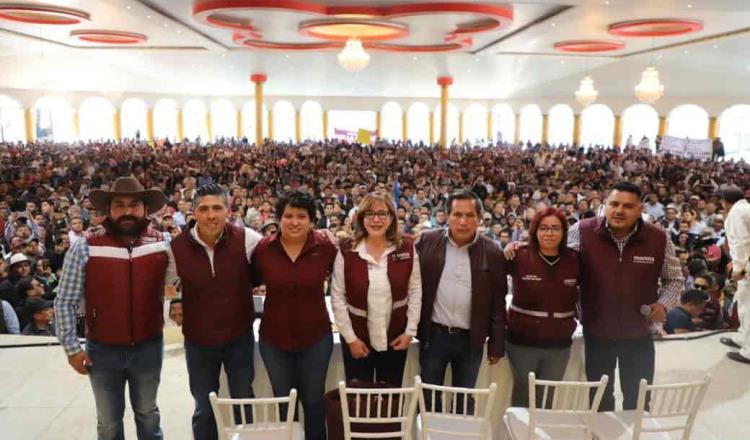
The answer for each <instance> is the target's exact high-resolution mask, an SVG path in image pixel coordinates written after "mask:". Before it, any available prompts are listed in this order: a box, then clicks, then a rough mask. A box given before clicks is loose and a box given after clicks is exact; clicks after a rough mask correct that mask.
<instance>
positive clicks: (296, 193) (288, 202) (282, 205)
mask: <svg viewBox="0 0 750 440" xmlns="http://www.w3.org/2000/svg"><path fill="white" fill-rule="evenodd" d="M287 206H289V207H291V208H299V209H304V210H305V211H307V215H308V217H310V221H311V222H316V221H317V211H318V210H317V207H316V204H315V199H314V198H313V197H312V196H311V195H310V194H308V193H306V192H303V191H300V190H298V189H294V190H291V191H288V192H286V193H285V194H284V195H282V196H281V197H279V200H278V201H277V202H276V218H277V219H279V220H281V217H283V216H284V210H285V209H286V207H287Z"/></svg>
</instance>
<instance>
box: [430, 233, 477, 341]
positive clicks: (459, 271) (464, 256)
mask: <svg viewBox="0 0 750 440" xmlns="http://www.w3.org/2000/svg"><path fill="white" fill-rule="evenodd" d="M445 233H446V234H448V243H447V244H446V246H445V266H443V273H442V275H440V282H439V283H438V288H437V295H436V297H435V306H434V309H433V311H432V321H433V322H436V323H438V324H442V325H444V326H446V327H457V328H462V329H466V330H469V329H471V260H470V258H469V246H471V245H472V244H474V243H475V242H476V241H477V238H478V237H479V233H477V234H476V235H475V236H474V240H473V241H472V242H470V243H467V244H465V245H463V246H458V245H456V243H455V242H454V241H453V240H452V239H451V238H450V234H449V232H448V231H447V230H446V232H445Z"/></svg>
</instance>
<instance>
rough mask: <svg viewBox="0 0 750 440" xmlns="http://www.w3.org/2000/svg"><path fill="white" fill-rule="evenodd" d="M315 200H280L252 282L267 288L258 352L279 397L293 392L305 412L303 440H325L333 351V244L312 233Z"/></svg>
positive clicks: (297, 196)
mask: <svg viewBox="0 0 750 440" xmlns="http://www.w3.org/2000/svg"><path fill="white" fill-rule="evenodd" d="M315 211H316V208H315V199H313V198H312V196H310V195H309V194H307V193H304V192H302V191H296V190H294V191H290V192H289V193H287V194H286V195H284V196H283V197H281V198H279V201H278V203H277V204H276V215H277V217H278V218H279V219H280V231H279V232H278V233H276V234H274V235H271V236H268V237H265V238H263V239H262V240H261V241H260V243H258V246H257V247H256V248H255V253H253V266H254V269H255V271H256V280H255V281H256V283H258V282H262V283H265V285H266V302H265V304H264V307H263V308H264V310H263V318H262V319H261V321H260V340H259V342H258V348H259V349H260V355H261V357H262V358H263V362H264V363H265V365H266V371H267V372H268V378H269V379H270V380H271V387H272V388H273V393H274V395H275V396H277V397H282V396H288V395H289V391H290V390H291V389H292V388H297V391H298V392H299V399H300V402H302V407H303V408H304V410H305V438H306V439H308V440H325V438H326V426H325V403H324V401H323V394H324V393H325V380H326V373H327V371H328V362H329V360H330V358H331V352H332V350H333V335H332V333H331V321H330V319H329V318H328V311H327V309H326V304H325V291H324V289H323V285H324V283H325V281H326V279H328V275H329V274H330V273H331V270H332V269H333V261H334V259H335V258H336V246H335V245H333V244H332V243H331V242H330V241H329V240H328V238H327V237H326V236H325V235H324V234H322V233H320V232H317V231H314V230H313V225H314V224H315V216H316V213H315Z"/></svg>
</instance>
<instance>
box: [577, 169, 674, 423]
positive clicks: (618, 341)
mask: <svg viewBox="0 0 750 440" xmlns="http://www.w3.org/2000/svg"><path fill="white" fill-rule="evenodd" d="M642 213H643V205H642V203H641V190H640V188H638V186H637V185H635V184H633V183H630V182H620V183H617V184H616V185H615V186H614V187H613V188H612V190H611V191H610V193H609V197H608V198H607V201H606V205H605V211H604V217H594V218H590V219H586V220H583V221H581V222H579V223H576V224H575V225H573V226H572V227H571V228H570V230H569V231H568V247H570V248H572V249H574V250H577V251H579V252H580V255H581V265H582V279H581V309H582V316H581V322H582V324H583V334H584V339H585V342H586V376H587V377H588V380H592V381H593V380H599V379H600V378H601V376H602V374H607V375H609V377H610V378H613V377H614V374H615V365H616V364H617V365H618V367H619V371H620V387H621V389H622V394H623V398H624V399H623V409H625V410H629V409H635V407H636V404H637V399H638V384H639V382H640V380H641V379H642V378H645V379H646V380H648V382H649V383H651V382H652V381H653V378H654V362H655V353H654V341H653V337H652V332H651V326H652V324H653V323H655V322H663V321H664V320H665V318H666V315H667V310H668V309H671V308H672V307H675V306H676V305H677V304H678V302H679V298H680V294H681V293H682V291H683V290H684V278H683V276H682V270H681V268H680V262H679V260H678V259H677V257H676V256H675V252H674V246H673V244H672V240H670V239H669V236H668V233H667V232H666V231H664V229H662V228H661V227H658V226H654V225H652V224H648V223H644V222H643V220H642V219H641V214H642ZM614 382H615V381H614V379H610V381H609V383H608V385H607V391H606V393H605V396H604V398H603V399H602V402H601V406H600V407H599V409H600V410H601V411H612V410H614V406H615V400H614V394H613V389H614V386H613V384H614Z"/></svg>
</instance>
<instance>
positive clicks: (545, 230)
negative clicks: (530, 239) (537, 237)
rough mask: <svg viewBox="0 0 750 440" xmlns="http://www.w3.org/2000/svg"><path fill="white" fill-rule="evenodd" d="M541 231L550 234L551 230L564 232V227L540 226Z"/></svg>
mask: <svg viewBox="0 0 750 440" xmlns="http://www.w3.org/2000/svg"><path fill="white" fill-rule="evenodd" d="M539 232H541V233H542V234H548V233H550V232H551V233H553V234H559V233H561V232H562V227H560V226H539Z"/></svg>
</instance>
